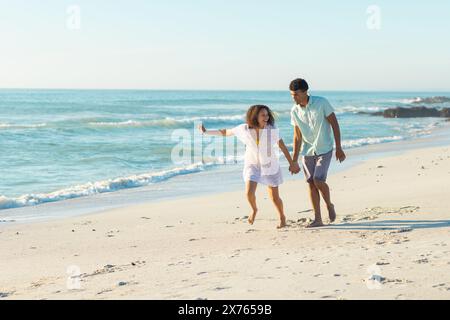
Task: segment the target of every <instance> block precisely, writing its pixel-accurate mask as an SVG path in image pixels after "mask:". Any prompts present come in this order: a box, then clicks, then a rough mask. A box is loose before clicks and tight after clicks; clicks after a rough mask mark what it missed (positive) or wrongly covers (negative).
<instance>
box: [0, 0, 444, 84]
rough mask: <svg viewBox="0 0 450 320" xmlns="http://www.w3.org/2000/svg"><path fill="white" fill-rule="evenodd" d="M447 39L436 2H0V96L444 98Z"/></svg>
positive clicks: (441, 2) (439, 4) (438, 0)
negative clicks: (434, 94)
mask: <svg viewBox="0 0 450 320" xmlns="http://www.w3.org/2000/svg"><path fill="white" fill-rule="evenodd" d="M374 4H375V5H377V6H378V7H379V8H380V10H381V29H380V30H370V29H369V28H368V27H367V24H366V22H367V20H368V18H369V15H368V14H367V13H366V10H367V8H368V7H369V6H370V5H374ZM69 5H78V6H79V8H80V9H81V14H80V18H81V19H80V22H81V24H80V29H79V30H70V29H69V28H67V26H66V22H67V20H68V18H69V15H68V14H67V12H66V10H67V7H68V6H69ZM449 37H450V1H448V0H430V1H421V2H420V3H419V1H417V2H416V1H406V0H396V1H392V0H389V1H387V0H382V1H364V0H347V1H335V0H329V1H320V0H318V1H311V0H309V1H303V0H295V1H294V0H293V1H291V0H286V1H283V0H281V1H274V0H273V1H263V0H260V1H254V0H245V1H244V0H241V1H238V0H228V1H215V0H192V1H186V0H170V1H162V0H147V1H144V0H128V1H125V0H117V1H112V0H73V1H66V0H41V1H30V0H9V1H6V0H0V52H1V53H0V87H3V88H12V87H19V88H21V87H25V88H27V87H28V88H30V87H33V88H36V87H38V88H137V89H259V90H266V89H275V90H278V89H286V86H287V85H288V83H289V81H290V80H291V79H292V78H294V77H298V76H302V77H305V78H306V79H308V80H309V82H310V83H311V85H312V87H313V88H314V89H316V90H410V91H414V90H431V91H433V90H441V91H450V41H449Z"/></svg>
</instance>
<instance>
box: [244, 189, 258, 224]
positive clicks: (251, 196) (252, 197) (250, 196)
mask: <svg viewBox="0 0 450 320" xmlns="http://www.w3.org/2000/svg"><path fill="white" fill-rule="evenodd" d="M257 186H258V183H256V182H254V181H247V183H246V192H247V200H248V202H249V203H250V206H251V207H252V210H253V213H251V214H250V215H249V217H248V223H250V224H253V223H254V222H255V219H256V214H257V213H258V208H257V206H256V187H257Z"/></svg>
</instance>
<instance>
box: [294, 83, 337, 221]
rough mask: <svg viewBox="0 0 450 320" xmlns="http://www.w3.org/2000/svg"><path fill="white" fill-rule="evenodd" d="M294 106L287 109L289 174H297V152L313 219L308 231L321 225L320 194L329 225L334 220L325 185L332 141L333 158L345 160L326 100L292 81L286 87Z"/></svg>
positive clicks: (331, 111) (334, 117)
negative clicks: (290, 144) (291, 134)
mask: <svg viewBox="0 0 450 320" xmlns="http://www.w3.org/2000/svg"><path fill="white" fill-rule="evenodd" d="M289 90H290V91H291V96H292V98H293V99H294V101H295V105H294V107H293V108H292V110H291V124H292V125H293V126H294V156H293V160H294V165H293V167H292V170H291V172H292V173H294V174H297V173H299V172H300V166H299V164H298V158H299V153H300V149H301V155H302V165H303V170H304V172H305V177H306V181H307V182H308V184H309V193H310V197H311V203H312V206H313V209H314V215H315V219H314V222H312V223H311V224H310V225H309V226H308V228H316V227H321V226H323V222H322V215H321V211H320V195H322V198H323V199H324V201H325V203H326V205H327V209H328V215H329V218H330V222H334V221H335V220H336V211H335V208H334V205H333V203H332V202H331V197H330V188H329V187H328V184H327V183H326V179H327V173H328V168H329V167H330V162H331V159H332V157H333V145H334V143H333V138H332V136H331V131H333V134H334V141H335V142H336V159H337V160H339V161H340V162H343V161H344V160H345V158H346V156H345V153H344V151H343V150H342V146H341V132H340V128H339V123H338V121H337V119H336V115H335V114H334V110H333V107H332V106H331V105H330V103H329V102H328V100H327V99H325V98H322V97H317V96H310V95H309V94H308V90H309V86H308V83H307V82H306V81H305V80H304V79H295V80H293V81H292V82H291V84H290V86H289Z"/></svg>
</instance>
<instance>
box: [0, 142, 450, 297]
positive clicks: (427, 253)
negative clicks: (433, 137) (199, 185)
mask: <svg viewBox="0 0 450 320" xmlns="http://www.w3.org/2000/svg"><path fill="white" fill-rule="evenodd" d="M333 166H336V164H333ZM449 178H450V147H449V146H444V147H432V148H423V149H416V150H408V151H406V152H404V153H402V154H400V155H395V156H390V157H385V158H381V159H380V158H378V159H371V160H368V161H365V162H364V163H361V164H358V165H357V166H355V167H351V168H349V169H347V170H345V171H341V172H338V173H335V174H333V175H331V176H330V177H329V183H330V186H331V188H332V194H333V196H334V199H333V201H334V203H335V205H336V209H337V213H338V221H337V223H335V224H333V225H330V226H327V227H325V228H321V229H315V230H308V229H305V228H304V226H305V224H306V223H307V222H308V219H309V218H312V212H311V211H309V209H310V204H309V200H308V197H307V192H306V187H307V186H306V184H305V183H304V181H303V176H302V175H300V176H298V178H297V179H296V180H295V181H289V182H287V183H286V184H284V185H283V186H282V188H281V195H282V198H283V200H284V203H285V209H286V213H287V216H288V219H289V227H288V228H286V229H284V230H281V231H279V230H276V228H275V227H276V224H277V220H276V213H275V211H274V208H273V205H272V203H271V202H270V201H269V200H268V199H267V193H266V190H265V189H264V188H262V187H261V188H259V190H258V193H257V194H258V201H259V207H260V212H259V216H258V217H257V221H256V223H255V225H254V226H249V225H248V223H247V222H246V216H247V215H248V213H249V207H248V204H247V203H246V200H245V198H244V196H243V192H242V191H236V192H228V193H221V194H215V195H208V196H199V197H192V198H189V199H178V200H171V201H165V202H159V203H149V204H144V205H137V206H131V207H127V208H122V209H115V210H110V211H105V212H100V213H97V214H91V215H85V216H79V217H75V218H65V219H60V220H54V221H49V222H39V223H30V224H13V225H5V226H3V227H2V228H1V229H0V256H1V259H0V270H1V273H0V298H3V299H449V298H450V275H449V270H450V218H449V217H450V205H449V203H448V197H449V195H450V193H449V190H450V179H449Z"/></svg>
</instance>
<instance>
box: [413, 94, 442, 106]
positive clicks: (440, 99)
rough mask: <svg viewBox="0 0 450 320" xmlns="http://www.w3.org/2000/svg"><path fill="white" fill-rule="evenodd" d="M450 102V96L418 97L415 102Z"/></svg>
mask: <svg viewBox="0 0 450 320" xmlns="http://www.w3.org/2000/svg"><path fill="white" fill-rule="evenodd" d="M445 102H450V97H442V96H441V97H428V98H417V99H416V100H415V101H413V103H416V104H417V103H427V104H432V103H445Z"/></svg>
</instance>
